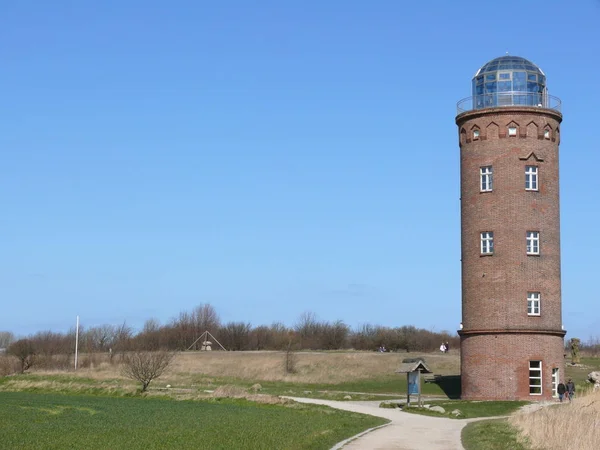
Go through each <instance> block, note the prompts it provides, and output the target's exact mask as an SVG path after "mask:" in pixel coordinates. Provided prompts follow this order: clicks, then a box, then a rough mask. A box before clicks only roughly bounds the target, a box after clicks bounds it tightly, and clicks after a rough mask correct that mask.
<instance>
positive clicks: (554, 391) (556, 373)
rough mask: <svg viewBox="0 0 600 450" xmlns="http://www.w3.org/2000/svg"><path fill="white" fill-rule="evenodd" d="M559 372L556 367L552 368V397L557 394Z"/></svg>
mask: <svg viewBox="0 0 600 450" xmlns="http://www.w3.org/2000/svg"><path fill="white" fill-rule="evenodd" d="M559 375H560V372H559V369H558V368H557V367H555V368H553V369H552V397H557V396H558V391H557V389H558V383H559V382H560V376H559Z"/></svg>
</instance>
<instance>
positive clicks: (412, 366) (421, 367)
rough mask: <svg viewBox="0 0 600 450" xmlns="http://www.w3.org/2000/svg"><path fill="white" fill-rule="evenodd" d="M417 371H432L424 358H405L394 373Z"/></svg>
mask: <svg viewBox="0 0 600 450" xmlns="http://www.w3.org/2000/svg"><path fill="white" fill-rule="evenodd" d="M416 371H419V372H421V373H432V372H431V370H430V369H429V367H427V364H425V360H424V359H422V358H407V359H403V360H402V364H400V367H399V368H398V370H396V373H409V372H416Z"/></svg>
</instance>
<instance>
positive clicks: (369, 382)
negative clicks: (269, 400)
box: [192, 375, 446, 400]
mask: <svg viewBox="0 0 600 450" xmlns="http://www.w3.org/2000/svg"><path fill="white" fill-rule="evenodd" d="M256 382H258V383H260V385H261V386H262V389H263V390H262V392H264V393H267V394H272V395H291V396H297V397H299V396H302V397H309V396H319V398H320V397H321V396H323V398H329V397H328V395H329V394H334V393H339V394H342V397H343V395H345V394H346V393H352V392H360V393H363V394H372V395H370V396H369V399H373V400H376V399H378V398H381V397H380V396H379V395H386V396H388V397H389V398H398V397H403V396H405V395H406V377H403V376H394V375H392V376H380V377H377V378H370V379H362V380H355V381H351V382H342V383H300V382H285V381H249V380H240V379H236V378H224V377H206V376H200V377H196V378H195V379H194V380H193V381H192V385H193V386H195V387H197V388H199V389H213V388H214V386H218V385H223V384H233V385H237V386H241V387H250V386H252V385H253V384H254V383H256ZM423 394H424V395H430V396H441V397H445V396H446V394H445V392H444V390H443V389H442V388H441V387H440V386H439V385H438V384H436V383H424V384H423ZM350 395H352V394H350Z"/></svg>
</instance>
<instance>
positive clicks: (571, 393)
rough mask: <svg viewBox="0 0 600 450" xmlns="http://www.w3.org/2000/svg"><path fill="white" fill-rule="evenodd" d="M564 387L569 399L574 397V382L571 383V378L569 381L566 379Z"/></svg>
mask: <svg viewBox="0 0 600 450" xmlns="http://www.w3.org/2000/svg"><path fill="white" fill-rule="evenodd" d="M565 387H566V389H567V393H568V394H569V401H572V400H573V397H575V383H573V380H572V379H571V378H569V381H567V385H566V386H565Z"/></svg>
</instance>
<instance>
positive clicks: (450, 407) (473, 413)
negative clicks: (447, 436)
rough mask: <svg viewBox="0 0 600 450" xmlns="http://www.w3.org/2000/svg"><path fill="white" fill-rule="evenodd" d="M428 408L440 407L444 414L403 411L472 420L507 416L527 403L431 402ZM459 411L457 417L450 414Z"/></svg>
mask: <svg viewBox="0 0 600 450" xmlns="http://www.w3.org/2000/svg"><path fill="white" fill-rule="evenodd" d="M426 403H427V404H428V405H430V406H441V407H442V408H444V410H445V411H446V412H444V413H440V412H436V411H431V410H430V409H427V408H418V407H411V408H406V409H404V411H407V412H410V413H413V414H422V415H425V416H433V417H449V418H451V419H472V418H476V417H495V416H507V415H510V414H512V413H514V412H515V411H517V410H518V409H519V408H520V407H521V406H523V405H526V404H528V403H529V402H521V401H495V402H494V401H490V402H470V401H461V400H456V401H431V402H426ZM454 410H458V411H460V414H459V415H454V414H452V411H454Z"/></svg>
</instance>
